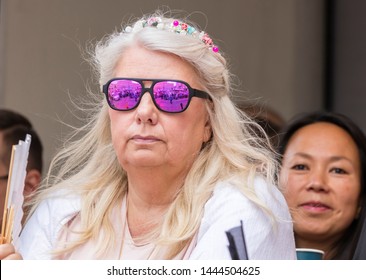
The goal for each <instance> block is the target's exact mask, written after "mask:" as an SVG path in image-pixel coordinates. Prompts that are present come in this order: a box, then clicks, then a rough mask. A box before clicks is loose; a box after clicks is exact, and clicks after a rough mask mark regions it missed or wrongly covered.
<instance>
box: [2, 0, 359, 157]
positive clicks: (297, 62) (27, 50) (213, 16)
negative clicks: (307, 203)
mask: <svg viewBox="0 0 366 280" xmlns="http://www.w3.org/2000/svg"><path fill="white" fill-rule="evenodd" d="M0 1H1V2H0V3H1V6H0V7H1V14H0V16H1V17H0V106H1V107H6V108H10V109H14V110H17V111H21V112H23V113H24V114H25V115H26V116H28V117H29V118H30V119H31V121H32V122H33V123H34V125H35V127H36V129H37V130H38V131H39V132H40V134H41V137H42V139H43V142H44V145H45V163H46V164H48V163H49V161H50V158H51V157H52V156H53V154H54V153H55V150H56V149H57V148H58V147H59V146H60V145H61V142H60V139H61V138H62V137H63V136H64V135H65V134H66V133H68V131H69V129H68V128H67V126H65V125H63V124H62V123H61V121H62V122H66V123H69V124H72V125H78V124H80V120H79V119H78V118H82V114H81V115H80V113H76V112H75V108H74V107H73V106H72V104H71V103H72V102H71V100H77V98H78V96H82V95H83V94H84V93H85V86H86V85H87V84H88V85H90V86H91V87H92V88H94V89H97V86H96V84H95V83H94V80H93V78H92V74H91V72H90V68H89V65H88V64H87V63H86V62H85V61H84V60H83V59H82V55H81V53H82V50H83V49H85V46H86V43H87V42H90V41H95V40H98V39H101V38H102V36H103V35H104V34H105V33H109V32H111V31H112V30H114V29H115V27H116V26H117V27H118V26H120V24H121V23H122V22H124V21H126V20H128V19H129V16H130V15H131V14H132V15H133V16H137V17H139V16H141V15H142V14H143V13H146V12H151V11H153V10H155V9H156V8H157V7H163V6H165V5H166V6H168V7H169V8H171V9H178V10H183V11H186V12H188V13H193V14H192V19H193V20H194V21H196V22H198V23H199V24H200V26H201V27H204V29H205V30H206V31H207V32H208V33H209V34H210V35H211V36H212V37H213V38H214V39H215V42H216V43H217V44H218V45H219V46H220V49H221V50H222V51H223V52H224V53H225V54H227V56H228V58H229V64H230V67H231V69H232V72H233V73H234V74H235V75H236V76H237V78H238V80H239V81H240V84H239V85H238V88H239V89H240V91H238V92H236V97H235V101H237V102H241V101H243V100H248V99H249V100H257V101H258V102H261V103H264V104H267V105H269V106H271V107H272V108H274V109H275V110H277V111H278V112H279V113H280V114H281V115H282V116H283V117H284V118H285V119H289V118H290V117H292V116H293V115H294V114H296V113H299V112H303V111H311V110H317V109H322V108H324V91H325V88H326V87H327V85H328V84H329V81H330V80H331V79H330V78H331V77H334V76H338V75H342V73H338V72H337V73H335V72H334V73H333V72H332V75H329V77H328V79H325V71H326V70H327V67H326V66H325V65H324V61H325V59H324V56H325V52H326V51H327V50H329V46H328V45H327V44H326V42H325V39H326V36H325V35H326V34H325V31H326V30H327V29H326V28H325V22H326V21H325V18H326V11H327V7H328V6H327V3H328V2H327V1H326V0H276V1H275V0H226V1H212V0H195V1H193V0H186V1H173V0H171V1H168V0H165V1H163V0H160V1H154V0H145V1H141V0H134V1H126V0H77V1H75V0H27V1H25V0H0ZM351 2H352V1H351ZM339 16H340V17H342V15H339ZM363 23H365V21H364V22H363ZM344 32H345V34H344V36H347V30H345V31H344ZM337 51H339V53H341V52H342V51H343V50H339V49H338V50H337ZM333 53H334V54H337V55H340V54H338V53H336V52H335V51H333V52H332V54H333ZM340 56H341V55H340ZM327 71H328V72H329V69H328V70H327ZM337 87H338V85H337ZM341 87H345V86H340V88H341ZM328 88H330V87H328ZM364 89H365V87H363V90H364ZM360 92H362V90H360V91H358V93H360ZM343 94H344V93H343V91H341V90H340V91H338V92H337V95H340V96H343ZM347 94H349V92H348V93H347ZM337 102H338V101H337ZM342 102H343V101H340V102H339V103H336V104H337V108H338V107H339V106H340V107H341V106H342ZM334 103H335V102H334ZM75 114H76V115H75ZM356 117H357V116H356Z"/></svg>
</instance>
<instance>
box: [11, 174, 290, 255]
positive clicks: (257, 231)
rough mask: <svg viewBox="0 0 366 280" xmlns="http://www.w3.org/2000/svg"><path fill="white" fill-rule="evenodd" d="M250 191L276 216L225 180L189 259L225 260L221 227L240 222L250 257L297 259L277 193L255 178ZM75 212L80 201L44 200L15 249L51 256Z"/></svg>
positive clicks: (207, 207)
mask: <svg viewBox="0 0 366 280" xmlns="http://www.w3.org/2000/svg"><path fill="white" fill-rule="evenodd" d="M255 190H256V193H257V195H258V196H259V198H260V199H261V200H262V201H263V202H264V204H265V205H266V207H268V208H269V210H271V211H272V212H273V214H274V216H275V218H277V223H276V224H272V223H271V220H270V217H269V216H268V215H267V214H265V213H264V212H263V210H262V209H261V208H260V207H259V206H257V205H256V204H254V203H253V202H251V201H250V200H249V199H247V198H246V197H245V196H244V195H243V194H242V193H241V192H240V191H239V190H237V189H236V188H235V187H233V186H232V185H231V184H229V183H219V184H218V185H217V186H216V188H215V190H214V193H213V195H212V197H211V198H210V199H209V200H208V201H207V203H206V205H205V209H204V216H203V219H202V222H201V225H200V228H199V231H198V235H197V244H196V246H195V248H194V249H193V251H192V253H191V255H190V259H201V260H214V259H217V260H230V259H231V256H230V253H229V250H228V244H229V242H228V239H227V236H226V233H225V232H226V231H228V230H230V229H232V228H234V227H237V226H240V222H241V221H242V222H243V228H244V233H245V241H246V246H247V253H248V256H249V259H253V260H254V259H259V260H266V259H272V260H273V259H296V252H295V241H294V235H293V226H292V222H291V216H290V214H289V210H288V207H287V204H286V202H285V200H284V198H283V196H282V194H281V193H280V191H279V190H278V189H277V188H276V187H274V186H272V187H268V186H267V185H266V183H265V181H264V180H262V179H259V178H257V179H256V180H255ZM79 210H80V199H79V198H77V197H73V198H70V197H64V198H54V199H48V200H46V201H44V202H43V203H41V204H40V206H39V207H38V209H37V210H36V212H35V213H34V214H33V216H32V217H31V218H30V220H29V221H28V223H27V224H26V225H25V227H24V230H23V232H22V234H21V236H20V238H19V245H18V246H17V249H18V251H19V252H20V254H21V255H22V256H23V258H24V259H51V258H52V255H51V254H50V252H51V250H52V249H53V248H54V246H55V245H56V242H57V238H58V235H59V232H60V229H61V228H62V227H63V226H64V225H65V224H66V223H67V222H68V221H70V219H71V218H72V217H74V216H75V215H76V214H77V213H78V212H79Z"/></svg>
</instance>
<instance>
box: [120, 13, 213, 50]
mask: <svg viewBox="0 0 366 280" xmlns="http://www.w3.org/2000/svg"><path fill="white" fill-rule="evenodd" d="M148 26H150V27H156V28H157V29H161V30H164V29H165V30H169V31H171V32H174V33H177V34H180V35H191V36H193V37H197V38H199V39H200V40H201V41H202V42H203V43H205V45H206V46H207V47H208V48H209V49H211V50H212V51H213V52H215V53H217V52H219V47H218V46H216V45H214V44H213V41H212V39H211V38H210V36H209V35H208V34H207V33H206V32H204V31H201V32H198V31H197V30H196V29H195V28H194V27H193V26H190V25H188V24H187V23H183V22H179V21H178V20H174V21H173V22H172V23H170V24H166V23H163V21H162V19H161V18H160V17H151V18H148V19H147V20H140V21H138V22H137V23H136V24H135V25H134V27H133V28H132V27H131V26H127V27H126V28H125V32H127V33H130V32H132V30H136V29H137V30H139V29H142V28H144V27H148Z"/></svg>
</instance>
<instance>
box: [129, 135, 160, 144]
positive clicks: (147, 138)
mask: <svg viewBox="0 0 366 280" xmlns="http://www.w3.org/2000/svg"><path fill="white" fill-rule="evenodd" d="M131 140H133V141H134V142H136V143H145V144H146V143H155V142H158V141H161V140H160V139H159V138H157V137H155V136H141V135H135V136H133V137H132V138H131Z"/></svg>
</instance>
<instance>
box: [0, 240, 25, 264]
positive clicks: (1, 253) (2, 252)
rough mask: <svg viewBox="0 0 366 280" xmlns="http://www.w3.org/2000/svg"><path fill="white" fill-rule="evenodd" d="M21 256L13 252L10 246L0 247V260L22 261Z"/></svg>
mask: <svg viewBox="0 0 366 280" xmlns="http://www.w3.org/2000/svg"><path fill="white" fill-rule="evenodd" d="M22 259H23V258H22V256H21V255H20V254H19V253H16V252H15V248H14V246H13V245H12V244H2V245H0V260H22Z"/></svg>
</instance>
